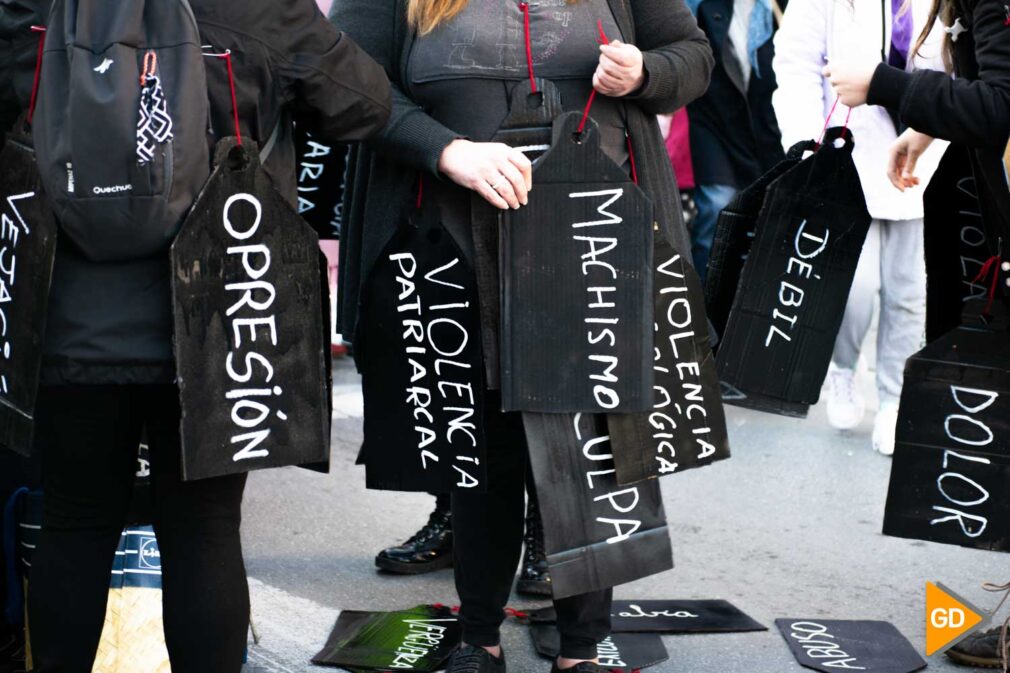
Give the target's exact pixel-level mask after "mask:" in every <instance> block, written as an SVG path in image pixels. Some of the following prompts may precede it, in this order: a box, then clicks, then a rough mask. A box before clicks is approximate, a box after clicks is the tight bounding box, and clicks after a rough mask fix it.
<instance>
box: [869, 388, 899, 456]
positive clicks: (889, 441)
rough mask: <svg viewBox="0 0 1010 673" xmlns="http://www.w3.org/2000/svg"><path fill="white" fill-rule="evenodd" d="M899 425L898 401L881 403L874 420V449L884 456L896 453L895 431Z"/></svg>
mask: <svg viewBox="0 0 1010 673" xmlns="http://www.w3.org/2000/svg"><path fill="white" fill-rule="evenodd" d="M897 426H898V402H897V401H896V400H895V401H887V402H882V403H881V404H880V409H878V410H877V418H876V420H875V421H873V450H874V451H876V452H877V453H879V454H881V455H882V456H893V455H894V433H895V430H896V429H897Z"/></svg>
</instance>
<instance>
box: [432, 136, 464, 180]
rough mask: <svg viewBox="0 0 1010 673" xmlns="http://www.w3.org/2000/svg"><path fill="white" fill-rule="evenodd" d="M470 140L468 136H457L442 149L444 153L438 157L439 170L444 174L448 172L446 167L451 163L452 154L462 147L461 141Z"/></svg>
mask: <svg viewBox="0 0 1010 673" xmlns="http://www.w3.org/2000/svg"><path fill="white" fill-rule="evenodd" d="M468 142H470V141H469V140H467V139H466V138H456V139H455V140H453V141H452V142H450V143H449V144H448V145H446V146H445V147H444V148H443V149H442V154H441V155H439V157H438V171H439V173H442V174H444V175H446V174H448V171H447V170H446V167H447V166H448V164H449V163H450V160H451V157H452V154H453V153H455V152H456V151H457V150H459V149H460V146H461V143H468Z"/></svg>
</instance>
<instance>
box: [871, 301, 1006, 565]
mask: <svg viewBox="0 0 1010 673" xmlns="http://www.w3.org/2000/svg"><path fill="white" fill-rule="evenodd" d="M985 304H986V302H985V300H977V301H976V302H973V303H970V304H968V306H967V308H966V316H965V320H966V324H965V325H963V326H961V327H958V328H957V329H955V330H954V331H952V332H950V333H949V334H947V335H946V336H944V337H942V338H940V339H938V340H936V341H934V342H933V343H931V344H929V345H927V346H926V347H925V348H924V349H922V350H921V351H919V352H918V353H916V354H915V355H913V356H912V357H911V358H909V360H908V363H907V364H906V365H905V385H904V386H903V388H902V392H901V407H900V409H899V412H898V426H897V434H896V442H895V451H894V460H893V462H892V465H891V485H890V489H889V491H888V494H887V505H886V508H885V511H884V534H885V535H893V536H895V537H903V538H912V539H916V540H928V541H930V542H942V543H946V544H955V545H961V546H964V547H974V548H977V549H987V550H992V551H1004V552H1010V334H1008V332H1007V326H1008V323H1010V321H1008V320H1007V316H1006V309H1005V307H1004V306H1003V304H1002V302H996V303H995V304H994V307H993V308H994V309H995V313H996V315H994V316H992V317H991V318H990V320H991V322H987V321H986V320H984V319H983V318H982V316H981V311H982V309H984V308H985Z"/></svg>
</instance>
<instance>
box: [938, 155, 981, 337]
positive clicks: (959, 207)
mask: <svg viewBox="0 0 1010 673" xmlns="http://www.w3.org/2000/svg"><path fill="white" fill-rule="evenodd" d="M922 202H923V208H924V210H925V218H924V239H925V249H926V289H927V291H926V340H927V341H934V340H936V339H939V338H940V337H942V336H943V335H944V334H946V333H947V332H949V331H951V330H952V329H955V328H956V327H957V326H958V325H960V324H961V314H962V312H963V311H964V304H965V302H967V301H970V300H971V299H976V298H982V297H985V296H986V293H987V292H988V291H989V287H988V282H987V281H988V278H982V279H979V273H980V272H981V271H982V266H983V265H984V264H985V263H986V260H988V259H989V257H990V256H991V255H992V252H990V247H989V244H988V240H989V238H990V236H991V234H990V232H988V231H987V230H986V227H985V224H984V222H983V220H982V209H981V206H980V205H979V200H978V188H977V186H976V182H975V173H974V171H973V170H972V167H971V156H970V154H969V150H968V149H967V148H966V147H962V146H959V145H951V146H950V147H948V148H947V152H946V153H945V154H944V155H943V159H942V160H941V161H940V165H939V167H938V168H937V170H936V173H935V174H934V175H933V179H932V180H930V182H929V186H928V187H927V188H926V191H925V193H924V194H923V196H922ZM976 279H978V280H976Z"/></svg>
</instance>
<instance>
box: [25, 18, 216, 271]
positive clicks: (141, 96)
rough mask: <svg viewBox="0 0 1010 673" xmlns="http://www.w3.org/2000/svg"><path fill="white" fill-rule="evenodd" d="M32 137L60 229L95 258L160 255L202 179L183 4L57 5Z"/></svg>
mask: <svg viewBox="0 0 1010 673" xmlns="http://www.w3.org/2000/svg"><path fill="white" fill-rule="evenodd" d="M47 29H48V30H47V34H46V39H45V51H44V56H43V58H42V68H41V76H40V83H39V94H38V105H37V108H36V111H35V118H34V126H33V133H34V138H35V146H36V151H37V154H38V163H39V169H40V171H41V174H42V181H43V184H44V185H45V188H46V192H47V194H48V196H49V198H50V200H51V202H52V205H53V208H54V210H55V212H56V216H57V219H58V220H59V223H60V227H61V230H62V231H63V232H64V233H65V234H66V235H67V236H68V237H69V238H70V239H71V240H72V241H73V242H74V243H75V244H76V245H77V247H79V248H80V250H81V251H82V253H83V254H84V255H85V256H86V257H87V258H89V259H91V260H93V261H99V262H105V261H120V260H128V259H138V258H143V257H148V256H151V255H155V254H159V253H163V252H165V251H167V249H168V247H169V245H170V244H171V242H172V240H173V239H174V237H175V235H176V233H177V232H178V230H179V227H180V226H181V225H182V221H183V219H184V218H185V216H186V214H187V213H188V211H189V209H190V207H191V206H192V205H193V202H194V201H195V200H196V197H197V195H198V194H199V192H200V189H201V188H202V187H203V185H204V183H205V182H206V181H207V178H208V176H209V175H210V158H209V147H208V128H209V115H210V104H209V101H208V97H207V77H206V71H205V67H204V62H203V61H204V56H203V52H202V49H201V44H200V34H199V31H198V29H197V23H196V18H195V17H194V15H193V10H192V8H191V7H190V5H189V2H187V0H55V1H54V2H53V5H52V9H51V10H50V14H49V24H48V26H47Z"/></svg>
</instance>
